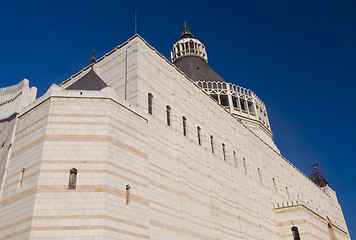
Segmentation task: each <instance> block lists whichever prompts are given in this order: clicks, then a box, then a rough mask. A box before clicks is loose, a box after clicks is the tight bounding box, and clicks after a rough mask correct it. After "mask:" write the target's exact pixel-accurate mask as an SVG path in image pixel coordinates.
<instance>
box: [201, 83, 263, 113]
mask: <svg viewBox="0 0 356 240" xmlns="http://www.w3.org/2000/svg"><path fill="white" fill-rule="evenodd" d="M197 84H198V86H199V87H201V88H202V89H204V90H207V91H209V90H218V91H219V90H220V91H223V90H225V91H231V92H233V93H236V94H238V95H243V96H245V97H246V99H247V98H251V99H254V101H255V103H256V104H257V105H258V106H259V107H262V109H263V110H266V107H265V104H264V103H263V102H262V100H261V99H260V98H259V97H258V96H257V95H256V94H255V93H254V92H253V91H251V90H250V89H247V88H244V87H240V86H238V85H235V84H232V83H223V82H205V81H198V82H197Z"/></svg>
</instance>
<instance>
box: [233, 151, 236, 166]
mask: <svg viewBox="0 0 356 240" xmlns="http://www.w3.org/2000/svg"><path fill="white" fill-rule="evenodd" d="M232 154H233V155H234V163H235V168H237V159H236V152H235V151H233V152H232Z"/></svg>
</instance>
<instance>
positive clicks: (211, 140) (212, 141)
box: [210, 135, 214, 153]
mask: <svg viewBox="0 0 356 240" xmlns="http://www.w3.org/2000/svg"><path fill="white" fill-rule="evenodd" d="M210 145H211V152H212V153H214V137H213V135H210Z"/></svg>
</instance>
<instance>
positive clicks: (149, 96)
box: [148, 93, 153, 115]
mask: <svg viewBox="0 0 356 240" xmlns="http://www.w3.org/2000/svg"><path fill="white" fill-rule="evenodd" d="M152 104H153V95H152V93H148V113H149V114H151V115H152V111H153V105H152Z"/></svg>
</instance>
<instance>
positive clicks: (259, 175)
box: [257, 168, 263, 184]
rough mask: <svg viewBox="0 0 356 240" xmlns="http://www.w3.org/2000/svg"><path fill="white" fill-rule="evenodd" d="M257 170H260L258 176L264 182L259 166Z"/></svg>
mask: <svg viewBox="0 0 356 240" xmlns="http://www.w3.org/2000/svg"><path fill="white" fill-rule="evenodd" d="M257 172H258V177H259V179H260V183H261V184H262V183H263V181H262V175H261V170H260V168H257Z"/></svg>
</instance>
